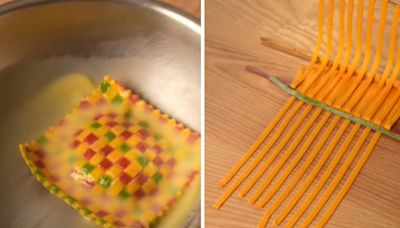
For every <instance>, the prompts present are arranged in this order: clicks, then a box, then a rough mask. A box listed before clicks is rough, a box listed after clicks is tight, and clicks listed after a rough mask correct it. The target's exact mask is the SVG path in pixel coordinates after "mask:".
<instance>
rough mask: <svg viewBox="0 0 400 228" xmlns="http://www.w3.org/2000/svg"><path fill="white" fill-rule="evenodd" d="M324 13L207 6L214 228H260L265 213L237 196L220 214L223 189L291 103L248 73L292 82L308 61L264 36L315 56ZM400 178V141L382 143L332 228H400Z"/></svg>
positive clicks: (309, 5)
mask: <svg viewBox="0 0 400 228" xmlns="http://www.w3.org/2000/svg"><path fill="white" fill-rule="evenodd" d="M378 2H379V1H378ZM316 6H317V1H312V0H307V1H303V0H283V1H263V0H247V1H237V0H226V1H218V0H206V4H205V7H206V9H205V20H206V79H205V83H206V84H205V86H206V98H205V101H206V105H205V107H206V110H205V114H206V126H205V130H206V134H205V137H206V138H205V141H206V145H205V151H206V154H205V162H206V163H205V166H206V170H205V175H206V177H205V178H206V179H205V183H206V185H205V189H206V190H205V193H206V198H205V210H206V217H205V225H206V227H207V228H212V227H243V228H247V227H256V225H257V224H258V222H259V220H260V218H261V216H262V214H263V212H264V210H262V209H256V208H253V207H251V206H249V205H248V204H247V203H246V201H245V200H242V199H239V198H238V197H236V195H237V193H238V192H236V193H235V194H234V195H233V196H232V197H231V198H230V199H229V200H228V201H227V203H226V204H225V205H224V206H223V207H222V208H221V209H220V210H216V209H214V208H213V207H212V204H213V203H214V201H215V200H216V199H217V198H218V197H219V196H220V195H221V194H222V192H223V190H221V189H220V188H219V187H217V182H218V181H219V180H220V179H221V178H222V177H223V176H224V175H225V174H226V173H227V172H228V171H229V170H230V168H231V167H232V165H233V164H234V163H235V162H237V161H238V160H239V158H240V157H241V156H242V154H243V153H245V151H246V150H247V149H248V147H250V146H251V144H252V143H253V142H254V141H255V139H256V138H257V137H258V136H259V134H260V133H261V132H262V131H263V129H264V128H265V126H266V125H267V124H268V123H269V122H270V121H271V120H272V118H273V117H274V116H275V114H276V113H277V112H278V111H279V109H280V108H281V106H282V105H283V104H284V102H285V101H286V100H287V98H288V96H287V95H286V94H285V93H283V92H282V91H281V90H279V89H278V88H276V87H275V86H274V85H272V84H271V83H269V82H268V81H267V80H266V79H263V78H261V77H257V76H254V75H253V74H250V73H248V72H246V71H245V70H244V69H245V67H246V66H247V65H251V66H255V67H258V68H260V69H263V70H264V71H265V72H268V73H270V74H274V75H278V76H279V77H281V78H283V79H284V80H285V81H291V80H292V79H293V76H294V74H295V73H296V71H297V69H299V67H300V66H301V65H304V64H307V62H306V61H304V60H302V59H300V58H296V57H293V56H290V55H287V54H285V53H283V52H281V51H277V50H275V49H273V48H267V47H264V46H261V45H260V37H261V36H265V37H269V38H272V39H275V40H277V41H279V42H281V43H284V44H287V45H288V46H291V47H295V48H300V49H303V50H307V51H310V52H312V50H313V48H314V42H315V36H316V35H315V31H316V25H317V23H316ZM346 177H347V175H346ZM399 179H400V142H396V141H394V140H391V139H389V138H387V137H382V138H381V140H380V141H379V143H378V145H377V147H376V148H375V151H374V152H373V154H372V156H371V157H370V158H369V160H368V162H367V164H366V165H365V167H364V168H363V170H362V172H361V174H360V175H359V176H358V178H357V180H356V181H355V183H354V185H353V186H352V188H351V190H350V191H349V193H348V194H347V196H346V197H345V199H344V201H343V202H342V204H341V205H340V207H339V208H338V210H337V211H336V213H335V214H334V215H333V217H332V219H331V220H330V221H329V223H328V225H327V226H326V227H400V182H399ZM247 199H248V198H247ZM267 206H268V205H267ZM318 218H320V217H318Z"/></svg>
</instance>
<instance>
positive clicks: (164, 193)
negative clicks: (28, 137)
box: [20, 76, 200, 227]
mask: <svg viewBox="0 0 400 228" xmlns="http://www.w3.org/2000/svg"><path fill="white" fill-rule="evenodd" d="M20 150H21V154H22V156H23V158H24V160H25V162H26V164H27V165H28V167H29V168H30V169H31V171H32V173H33V174H34V175H35V177H36V178H37V179H38V180H39V181H40V182H41V183H42V184H43V186H44V187H45V188H47V189H48V190H49V191H50V192H51V193H52V194H54V195H56V196H57V197H59V198H61V199H62V200H63V201H65V202H66V203H67V204H69V205H70V206H72V207H73V208H74V209H76V210H78V212H79V213H80V214H82V215H83V216H85V217H87V218H89V219H91V220H93V221H94V222H96V223H97V224H100V225H102V226H104V227H149V226H152V225H154V224H156V223H157V222H158V221H159V219H161V218H162V216H163V215H165V214H166V213H167V212H168V210H170V209H171V207H172V206H173V204H174V203H175V202H176V201H177V199H178V198H179V196H181V195H182V194H183V193H184V191H185V189H187V188H188V186H189V185H190V184H191V183H192V181H193V180H194V178H195V177H196V176H197V175H199V172H200V137H199V134H198V133H196V132H192V131H191V130H190V129H188V128H185V127H184V126H183V125H182V124H179V123H177V122H176V121H175V120H174V119H171V118H169V117H168V116H167V115H165V114H162V113H161V112H160V111H159V110H158V109H155V108H154V107H153V106H151V105H149V104H147V103H146V102H145V101H143V100H141V99H140V98H139V97H138V96H137V95H135V94H132V93H131V91H130V90H128V89H126V88H124V87H123V86H122V85H120V84H118V83H117V82H116V81H115V80H112V79H111V78H110V77H108V76H106V77H105V78H104V81H103V83H101V84H100V86H99V88H98V90H95V91H93V92H92V94H91V95H90V96H89V97H87V98H86V100H84V101H82V102H81V103H80V104H79V107H76V108H75V109H74V110H73V111H72V112H71V113H69V114H67V115H66V116H65V117H64V119H63V120H62V121H60V122H59V123H58V124H57V125H56V126H54V127H52V128H50V129H48V130H47V131H46V132H45V133H44V134H43V135H42V136H40V137H39V138H38V139H36V140H34V141H32V142H30V143H27V144H23V145H20Z"/></svg>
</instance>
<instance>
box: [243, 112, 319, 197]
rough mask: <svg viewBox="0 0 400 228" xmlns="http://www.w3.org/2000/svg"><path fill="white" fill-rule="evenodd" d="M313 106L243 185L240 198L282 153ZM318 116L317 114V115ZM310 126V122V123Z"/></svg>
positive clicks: (302, 115) (303, 114) (303, 113)
mask: <svg viewBox="0 0 400 228" xmlns="http://www.w3.org/2000/svg"><path fill="white" fill-rule="evenodd" d="M312 108H313V106H312V105H308V106H307V107H306V108H305V109H304V111H303V112H302V114H301V115H300V116H299V118H298V119H297V120H296V122H295V123H294V124H293V126H291V128H290V129H289V131H288V132H287V133H286V134H285V136H284V137H283V139H282V140H281V142H280V143H279V145H278V147H277V148H276V149H275V150H274V151H273V152H272V153H271V155H270V156H269V157H268V159H267V160H266V161H265V162H264V164H263V165H262V167H261V168H260V169H259V170H258V171H257V173H256V175H255V176H254V177H253V178H252V179H251V180H250V182H249V183H248V184H247V185H245V187H244V189H243V190H242V191H241V192H240V193H239V196H240V197H244V196H245V195H246V194H247V193H248V191H250V189H251V188H252V187H253V186H254V184H255V183H256V182H257V181H258V180H259V179H260V178H261V177H262V175H263V174H264V173H265V171H266V170H267V169H268V167H269V166H270V165H271V163H272V162H274V160H275V158H276V157H277V156H278V154H279V153H280V152H281V151H282V149H283V148H284V147H285V146H286V144H287V142H288V141H289V140H290V138H291V137H292V136H293V135H294V134H295V133H296V131H297V129H298V128H299V127H300V125H301V123H302V122H303V121H304V119H305V118H306V116H307V115H308V113H310V111H311V110H312ZM318 114H319V113H318ZM318 114H317V115H316V117H315V116H313V118H314V119H316V118H317V117H318ZM311 124H312V122H311Z"/></svg>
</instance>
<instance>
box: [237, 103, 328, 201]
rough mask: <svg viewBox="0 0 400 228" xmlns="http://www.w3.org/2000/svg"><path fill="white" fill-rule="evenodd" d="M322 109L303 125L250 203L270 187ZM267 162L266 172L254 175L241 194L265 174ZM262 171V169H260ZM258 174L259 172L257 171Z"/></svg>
mask: <svg viewBox="0 0 400 228" xmlns="http://www.w3.org/2000/svg"><path fill="white" fill-rule="evenodd" d="M321 111H322V109H317V110H315V112H314V113H313V115H312V116H311V118H310V119H308V120H307V122H306V124H305V125H304V126H303V128H302V130H301V131H300V133H299V134H298V135H297V136H296V138H295V139H294V141H293V142H292V144H291V145H290V146H289V148H288V149H287V150H286V151H285V153H284V154H283V155H282V157H281V158H280V159H279V161H278V162H277V164H276V165H275V166H274V167H273V168H272V170H271V171H269V172H268V176H267V177H266V179H265V180H264V181H263V183H262V185H261V186H260V187H259V188H258V189H257V191H256V193H255V194H253V195H252V197H251V198H250V200H249V203H250V204H254V202H255V201H256V200H257V199H258V198H259V197H260V196H261V194H262V193H263V192H264V191H265V189H266V188H267V187H268V185H269V184H270V183H271V181H272V180H273V178H274V177H275V176H276V174H277V173H278V172H279V170H280V169H281V168H282V166H283V165H284V164H285V162H286V161H287V159H289V157H290V155H291V154H292V153H293V152H294V151H295V150H296V148H297V146H298V145H299V144H300V142H301V140H302V139H303V138H304V136H305V134H306V133H307V131H308V130H310V128H311V126H312V125H313V123H314V122H315V120H316V119H317V118H318V116H319V114H320V113H321ZM266 164H267V163H265V164H264V167H265V170H264V169H263V171H264V172H262V173H261V172H260V174H261V175H256V176H254V177H253V178H252V179H251V180H250V182H249V183H247V185H245V187H244V188H243V190H242V191H241V192H240V194H241V196H246V194H247V193H248V192H249V191H250V189H251V188H252V187H253V186H254V185H255V183H256V182H257V181H258V180H259V179H260V178H261V176H262V175H264V173H265V171H266V170H267V169H268V167H269V165H270V164H268V165H266ZM260 171H261V169H260ZM257 174H258V173H257Z"/></svg>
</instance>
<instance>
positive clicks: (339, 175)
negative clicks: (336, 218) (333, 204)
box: [301, 128, 371, 227]
mask: <svg viewBox="0 0 400 228" xmlns="http://www.w3.org/2000/svg"><path fill="white" fill-rule="evenodd" d="M370 132H371V129H370V128H365V129H364V131H363V132H362V134H361V136H360V138H359V139H358V140H357V142H356V144H355V146H354V148H353V149H352V150H351V152H350V154H349V156H348V157H347V159H346V160H345V162H344V163H343V164H342V165H341V167H340V169H339V171H338V173H337V174H336V176H335V177H334V178H333V180H332V182H331V183H330V185H329V186H328V188H327V190H326V191H325V192H324V194H323V195H322V197H321V198H320V199H319V200H318V202H317V205H316V206H315V207H314V209H313V210H312V211H311V213H310V214H308V216H307V217H306V219H305V221H304V224H302V225H301V227H308V226H309V225H310V224H311V223H312V221H313V220H314V218H315V217H316V216H317V215H318V213H319V212H320V210H321V209H322V208H323V207H324V205H325V203H326V202H327V201H328V200H329V198H330V196H331V195H332V193H333V192H334V191H335V189H336V187H337V185H338V184H339V183H340V181H341V180H342V178H343V176H344V175H345V174H346V171H347V169H348V168H349V167H350V165H351V163H352V162H353V160H354V159H355V158H356V156H357V154H358V152H359V151H360V150H361V147H362V145H363V144H364V142H365V140H366V139H367V138H368V135H369V133H370Z"/></svg>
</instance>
